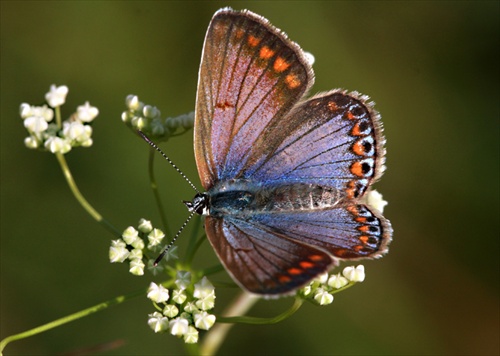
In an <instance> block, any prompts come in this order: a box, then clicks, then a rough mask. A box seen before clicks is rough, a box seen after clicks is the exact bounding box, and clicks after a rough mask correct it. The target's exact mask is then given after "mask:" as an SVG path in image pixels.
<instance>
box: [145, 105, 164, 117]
mask: <svg viewBox="0 0 500 356" xmlns="http://www.w3.org/2000/svg"><path fill="white" fill-rule="evenodd" d="M142 114H143V115H144V117H147V118H149V119H153V118H155V117H158V116H160V115H161V113H160V110H158V108H157V107H156V106H151V105H144V107H143V108H142Z"/></svg>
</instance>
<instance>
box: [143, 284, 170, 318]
mask: <svg viewBox="0 0 500 356" xmlns="http://www.w3.org/2000/svg"><path fill="white" fill-rule="evenodd" d="M148 298H149V299H151V300H152V301H153V302H155V303H165V302H166V301H167V300H168V298H169V294H168V289H167V288H165V287H164V286H162V285H161V284H160V285H158V284H156V283H153V282H151V283H150V284H149V288H148ZM167 316H168V315H167Z"/></svg>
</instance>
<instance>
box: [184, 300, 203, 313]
mask: <svg viewBox="0 0 500 356" xmlns="http://www.w3.org/2000/svg"><path fill="white" fill-rule="evenodd" d="M184 311H185V312H187V313H191V314H193V313H198V312H199V311H200V309H198V308H197V307H196V305H195V304H194V302H187V303H186V305H185V306H184Z"/></svg>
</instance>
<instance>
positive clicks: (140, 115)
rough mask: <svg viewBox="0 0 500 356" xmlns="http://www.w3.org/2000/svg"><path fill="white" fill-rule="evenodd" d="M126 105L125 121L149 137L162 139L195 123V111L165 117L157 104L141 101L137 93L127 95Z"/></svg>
mask: <svg viewBox="0 0 500 356" xmlns="http://www.w3.org/2000/svg"><path fill="white" fill-rule="evenodd" d="M125 105H126V107H127V109H126V110H125V111H124V112H123V113H122V120H123V122H124V123H126V124H127V125H128V126H129V127H131V128H133V129H134V130H141V131H142V132H144V133H145V134H146V135H148V136H149V137H152V138H155V139H157V140H160V141H161V140H168V139H169V138H170V137H171V136H175V135H177V133H176V132H177V130H183V131H182V132H179V134H182V133H183V132H186V131H187V130H189V129H191V128H193V125H194V112H191V113H189V114H185V115H180V116H178V117H175V118H174V117H168V118H165V119H163V118H162V117H161V112H160V110H159V109H158V108H157V107H156V106H152V105H149V104H145V103H143V102H142V101H139V97H138V96H137V95H129V96H127V98H126V99H125Z"/></svg>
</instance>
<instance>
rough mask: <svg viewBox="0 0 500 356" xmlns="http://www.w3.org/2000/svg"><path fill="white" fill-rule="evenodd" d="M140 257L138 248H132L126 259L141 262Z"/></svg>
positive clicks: (141, 255)
mask: <svg viewBox="0 0 500 356" xmlns="http://www.w3.org/2000/svg"><path fill="white" fill-rule="evenodd" d="M142 257H143V254H142V250H141V249H139V248H134V249H133V250H132V251H130V255H129V256H128V258H129V259H131V260H142Z"/></svg>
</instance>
